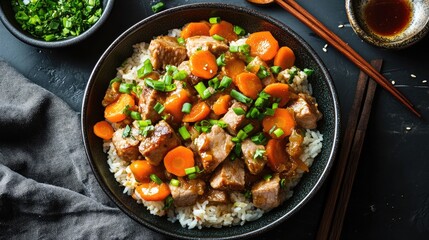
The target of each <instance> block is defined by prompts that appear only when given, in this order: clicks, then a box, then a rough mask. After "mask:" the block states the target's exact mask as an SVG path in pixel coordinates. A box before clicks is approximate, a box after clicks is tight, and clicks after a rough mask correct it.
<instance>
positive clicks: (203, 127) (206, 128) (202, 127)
mask: <svg viewBox="0 0 429 240" xmlns="http://www.w3.org/2000/svg"><path fill="white" fill-rule="evenodd" d="M212 126H213V124H212V123H211V122H210V121H207V120H202V121H200V122H197V123H195V124H194V128H195V130H197V131H198V132H199V133H201V132H204V133H207V132H210V130H211V128H212Z"/></svg>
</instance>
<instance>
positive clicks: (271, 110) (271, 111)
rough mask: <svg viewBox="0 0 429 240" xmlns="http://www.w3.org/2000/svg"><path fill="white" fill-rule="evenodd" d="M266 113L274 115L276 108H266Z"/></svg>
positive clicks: (266, 114)
mask: <svg viewBox="0 0 429 240" xmlns="http://www.w3.org/2000/svg"><path fill="white" fill-rule="evenodd" d="M264 115H265V116H274V109H272V108H265V112H264Z"/></svg>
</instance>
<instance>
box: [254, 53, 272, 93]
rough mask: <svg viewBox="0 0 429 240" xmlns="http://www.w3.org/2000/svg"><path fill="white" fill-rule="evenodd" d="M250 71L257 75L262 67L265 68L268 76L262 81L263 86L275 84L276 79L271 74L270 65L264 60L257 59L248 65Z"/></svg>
mask: <svg viewBox="0 0 429 240" xmlns="http://www.w3.org/2000/svg"><path fill="white" fill-rule="evenodd" d="M248 66H249V67H248V69H249V70H250V72H253V73H254V74H257V73H258V71H259V70H260V68H261V67H264V68H265V70H266V71H267V72H268V74H269V75H268V76H267V77H264V78H263V79H261V81H262V84H263V85H264V86H267V85H268V84H271V83H275V82H276V79H275V78H274V76H273V74H272V73H271V72H270V67H269V66H268V64H267V63H266V62H265V61H264V60H262V59H261V58H260V57H255V58H254V59H253V60H252V61H251V62H250V63H249V65H248Z"/></svg>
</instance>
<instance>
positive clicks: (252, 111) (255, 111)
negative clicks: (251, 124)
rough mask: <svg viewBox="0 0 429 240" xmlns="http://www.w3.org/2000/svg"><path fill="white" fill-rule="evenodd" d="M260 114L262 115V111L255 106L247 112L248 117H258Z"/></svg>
mask: <svg viewBox="0 0 429 240" xmlns="http://www.w3.org/2000/svg"><path fill="white" fill-rule="evenodd" d="M260 116H261V112H260V111H259V110H258V109H257V108H255V107H252V108H251V109H250V111H249V112H247V114H246V117H247V118H253V119H258V118H259V117H260Z"/></svg>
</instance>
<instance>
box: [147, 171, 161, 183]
mask: <svg viewBox="0 0 429 240" xmlns="http://www.w3.org/2000/svg"><path fill="white" fill-rule="evenodd" d="M149 177H150V180H152V181H153V182H155V183H156V184H158V185H159V184H161V183H162V180H161V178H159V177H158V176H157V175H156V174H155V173H152V174H151V175H150V176H149Z"/></svg>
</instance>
